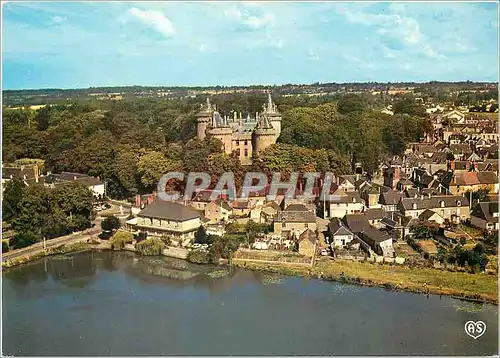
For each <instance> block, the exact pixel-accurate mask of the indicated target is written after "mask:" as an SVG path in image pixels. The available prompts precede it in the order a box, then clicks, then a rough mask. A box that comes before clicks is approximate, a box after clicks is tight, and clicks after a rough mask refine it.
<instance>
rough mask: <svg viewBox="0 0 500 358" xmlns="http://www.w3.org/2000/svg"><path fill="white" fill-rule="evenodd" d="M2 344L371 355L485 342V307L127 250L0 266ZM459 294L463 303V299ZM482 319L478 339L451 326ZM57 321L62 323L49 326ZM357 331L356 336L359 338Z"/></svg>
mask: <svg viewBox="0 0 500 358" xmlns="http://www.w3.org/2000/svg"><path fill="white" fill-rule="evenodd" d="M3 277H4V287H3V289H4V296H3V298H4V300H3V309H4V310H3V312H4V315H3V323H4V327H8V329H6V330H4V331H3V342H4V353H5V354H24V355H104V354H106V355H108V354H109V355H133V354H140V355H159V354H170V355H225V354H234V355H250V354H253V355H255V354H261V355H268V354H279V355H303V354H309V355H322V354H327V355H333V354H337V355H359V354H365V355H377V354H384V355H389V354H393V355H394V354H395V355H406V354H421V355H432V354H461V355H469V354H482V355H484V354H486V355H492V354H493V353H495V352H497V350H498V345H497V342H496V339H497V334H498V326H497V323H496V322H497V316H496V315H497V307H496V306H492V305H484V307H483V308H482V309H481V310H474V309H472V308H471V309H467V310H465V309H463V310H462V309H461V310H457V309H456V308H455V305H457V304H458V302H459V301H456V300H452V299H449V298H443V299H442V300H440V299H439V297H436V296H431V298H430V299H426V298H425V297H422V296H420V295H413V294H410V293H395V292H390V291H385V290H382V289H376V288H369V287H358V286H350V285H342V284H340V283H333V282H321V281H318V280H313V279H311V280H304V279H302V278H298V277H287V276H280V275H273V274H262V273H259V272H254V271H249V270H243V269H234V270H230V269H229V268H227V267H217V266H209V265H207V266H201V265H194V264H190V263H188V262H186V261H183V260H176V259H170V258H165V257H140V256H135V255H134V254H133V253H129V252H93V253H81V254H74V255H64V256H57V257H50V258H45V259H43V260H39V261H37V262H33V263H30V264H28V265H23V266H19V267H16V268H13V269H9V270H7V271H5V272H4V273H3ZM464 306H465V305H464ZM468 320H474V321H476V320H483V321H485V322H486V323H487V325H488V329H487V331H486V333H485V335H484V337H481V339H480V340H476V341H474V340H471V339H470V337H467V336H466V335H465V334H464V331H463V325H464V322H465V321H468ZM61 327H64V328H63V329H61ZM360 337H361V339H360Z"/></svg>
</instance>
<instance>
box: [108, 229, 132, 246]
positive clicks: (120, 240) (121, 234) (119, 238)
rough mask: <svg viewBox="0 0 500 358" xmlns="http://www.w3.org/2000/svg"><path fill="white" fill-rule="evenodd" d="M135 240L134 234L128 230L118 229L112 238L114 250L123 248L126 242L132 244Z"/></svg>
mask: <svg viewBox="0 0 500 358" xmlns="http://www.w3.org/2000/svg"><path fill="white" fill-rule="evenodd" d="M133 240H134V235H132V233H130V232H126V231H118V232H117V233H115V234H114V235H113V237H112V238H111V240H110V242H111V248H112V249H113V250H122V249H123V248H124V247H125V245H126V244H131V243H132V241H133Z"/></svg>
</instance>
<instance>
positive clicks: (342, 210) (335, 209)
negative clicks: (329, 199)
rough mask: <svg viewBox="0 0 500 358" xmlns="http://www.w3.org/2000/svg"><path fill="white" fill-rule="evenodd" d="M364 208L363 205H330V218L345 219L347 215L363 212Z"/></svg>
mask: <svg viewBox="0 0 500 358" xmlns="http://www.w3.org/2000/svg"><path fill="white" fill-rule="evenodd" d="M337 205H338V206H337ZM363 208H364V205H363V203H346V204H344V203H338V204H337V203H330V217H331V218H343V217H344V216H345V215H346V214H353V213H355V212H361V211H363Z"/></svg>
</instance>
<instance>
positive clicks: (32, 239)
mask: <svg viewBox="0 0 500 358" xmlns="http://www.w3.org/2000/svg"><path fill="white" fill-rule="evenodd" d="M37 242H40V236H39V235H38V234H36V233H34V232H30V231H24V232H20V233H17V234H15V235H14V236H13V237H12V239H10V244H11V247H12V248H13V249H22V248H23V247H26V246H30V245H33V244H36V243H37Z"/></svg>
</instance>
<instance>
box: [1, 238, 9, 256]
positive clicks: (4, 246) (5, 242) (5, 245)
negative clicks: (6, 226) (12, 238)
mask: <svg viewBox="0 0 500 358" xmlns="http://www.w3.org/2000/svg"><path fill="white" fill-rule="evenodd" d="M9 250H10V246H9V241H8V240H2V253H4V252H8V251H9Z"/></svg>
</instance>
